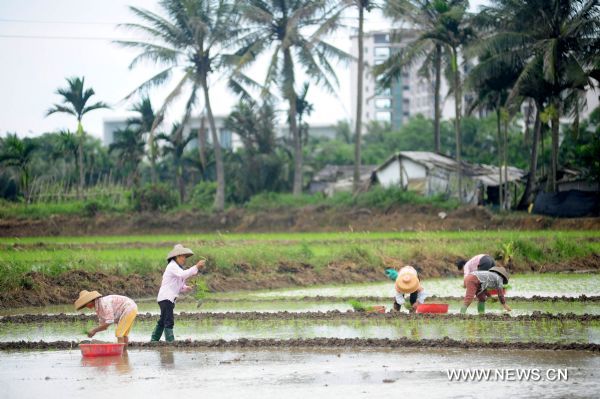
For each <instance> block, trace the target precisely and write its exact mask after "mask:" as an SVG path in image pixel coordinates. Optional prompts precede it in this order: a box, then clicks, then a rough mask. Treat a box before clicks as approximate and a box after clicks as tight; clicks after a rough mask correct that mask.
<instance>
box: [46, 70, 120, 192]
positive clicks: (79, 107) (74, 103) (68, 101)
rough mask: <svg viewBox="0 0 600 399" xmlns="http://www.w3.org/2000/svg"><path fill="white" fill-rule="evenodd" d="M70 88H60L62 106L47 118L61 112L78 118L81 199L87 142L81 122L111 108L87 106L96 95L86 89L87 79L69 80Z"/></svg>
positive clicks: (79, 188) (97, 105)
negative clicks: (104, 109) (101, 110)
mask: <svg viewBox="0 0 600 399" xmlns="http://www.w3.org/2000/svg"><path fill="white" fill-rule="evenodd" d="M67 84H68V87H66V88H59V89H58V90H56V94H58V95H60V96H62V97H63V99H62V104H54V106H52V107H51V108H50V109H49V110H48V111H47V112H46V116H49V115H52V114H54V113H57V112H60V113H65V114H70V115H73V116H75V118H77V137H78V139H79V148H78V160H79V161H78V168H79V185H78V187H77V196H78V197H79V198H81V193H82V191H83V184H84V179H85V178H84V176H85V175H84V171H83V168H84V164H83V144H84V140H85V130H84V129H83V125H82V123H81V120H82V119H83V116H84V115H85V114H87V113H88V112H91V111H94V110H96V109H101V108H109V106H108V105H107V104H106V103H104V102H102V101H98V102H97V103H95V104H91V105H86V104H87V103H88V101H89V99H90V98H91V97H92V96H93V95H94V94H95V92H94V89H92V88H88V89H84V84H85V78H84V77H81V78H79V77H73V78H67Z"/></svg>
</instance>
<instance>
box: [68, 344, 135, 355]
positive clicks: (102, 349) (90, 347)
mask: <svg viewBox="0 0 600 399" xmlns="http://www.w3.org/2000/svg"><path fill="white" fill-rule="evenodd" d="M124 347H125V344H79V348H80V349H81V354H82V355H83V356H86V357H96V356H119V355H122V354H123V348H124Z"/></svg>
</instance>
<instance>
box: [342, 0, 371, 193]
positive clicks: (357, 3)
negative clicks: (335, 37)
mask: <svg viewBox="0 0 600 399" xmlns="http://www.w3.org/2000/svg"><path fill="white" fill-rule="evenodd" d="M348 1H349V3H350V5H351V6H354V7H356V8H358V60H357V62H358V65H357V76H356V90H357V91H356V93H357V97H356V121H355V127H354V134H355V136H354V173H353V180H352V181H353V183H352V184H353V191H354V192H356V191H358V187H359V185H360V162H361V159H360V157H361V156H360V146H361V137H362V105H363V104H362V102H363V79H364V75H365V61H364V58H365V52H364V36H365V32H364V24H365V11H366V12H369V11H371V10H372V9H373V8H375V7H376V2H375V1H373V0H348Z"/></svg>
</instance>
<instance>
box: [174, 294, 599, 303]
mask: <svg viewBox="0 0 600 399" xmlns="http://www.w3.org/2000/svg"><path fill="white" fill-rule="evenodd" d="M427 298H428V300H429V302H432V301H462V300H463V299H464V297H462V296H435V295H432V296H428V297H427ZM506 298H507V299H508V300H510V301H519V302H600V295H597V296H587V295H580V296H577V297H570V296H540V295H534V296H531V297H524V296H511V295H510V294H508V295H506ZM351 300H356V301H361V302H382V303H388V302H391V300H392V299H391V297H389V296H322V295H315V296H302V297H285V296H282V297H273V298H264V299H262V298H247V299H246V298H240V299H237V298H205V299H203V300H202V302H204V303H269V302H297V301H303V302H349V301H351ZM180 302H186V303H190V302H191V301H186V300H183V301H178V303H180Z"/></svg>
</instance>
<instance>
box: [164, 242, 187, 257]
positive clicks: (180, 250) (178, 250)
mask: <svg viewBox="0 0 600 399" xmlns="http://www.w3.org/2000/svg"><path fill="white" fill-rule="evenodd" d="M179 255H185V257H186V258H189V257H190V256H192V255H194V252H192V250H191V249H189V248H186V247H184V246H183V245H181V244H176V245H175V246H174V247H173V249H172V250H171V252H169V254H168V255H167V260H169V259H171V258H174V257H176V256H179Z"/></svg>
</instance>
